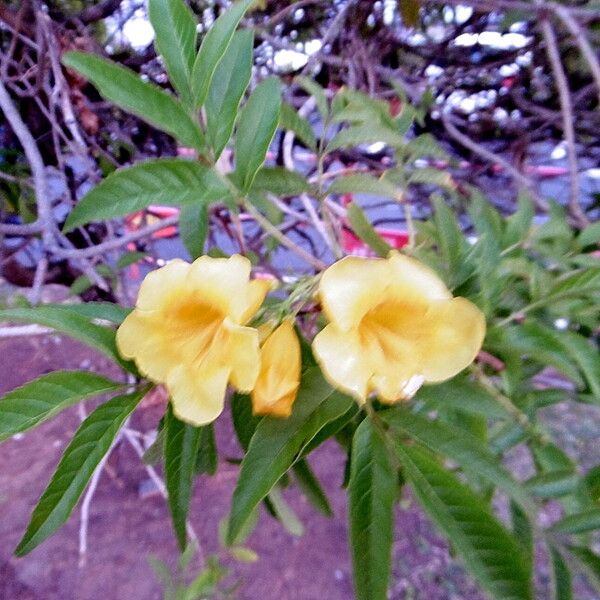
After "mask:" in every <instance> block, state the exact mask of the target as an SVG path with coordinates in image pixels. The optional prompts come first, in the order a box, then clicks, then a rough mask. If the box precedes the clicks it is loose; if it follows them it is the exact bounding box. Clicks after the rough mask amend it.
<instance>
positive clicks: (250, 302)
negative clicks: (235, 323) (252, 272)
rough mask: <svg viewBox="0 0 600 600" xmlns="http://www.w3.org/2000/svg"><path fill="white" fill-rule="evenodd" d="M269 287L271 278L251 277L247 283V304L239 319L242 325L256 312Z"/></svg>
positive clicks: (270, 287)
mask: <svg viewBox="0 0 600 600" xmlns="http://www.w3.org/2000/svg"><path fill="white" fill-rule="evenodd" d="M271 289H273V280H272V279H253V280H252V281H251V282H250V283H249V284H248V292H247V304H246V308H245V309H244V311H243V313H242V315H241V316H240V321H239V322H240V323H241V324H242V325H244V324H246V323H247V322H248V321H249V320H250V319H251V318H252V317H253V316H254V315H255V314H256V312H257V311H258V309H259V308H260V307H261V305H262V303H263V302H264V300H265V296H266V295H267V294H268V293H269V292H270V291H271Z"/></svg>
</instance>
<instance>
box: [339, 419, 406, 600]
mask: <svg viewBox="0 0 600 600" xmlns="http://www.w3.org/2000/svg"><path fill="white" fill-rule="evenodd" d="M397 489H398V488H397V478H396V472H395V470H394V468H393V466H392V464H391V461H390V456H389V453H388V449H387V447H386V444H385V440H384V439H383V437H382V434H381V433H380V432H379V431H378V430H377V429H376V428H375V426H374V425H373V423H372V422H371V421H370V420H369V419H365V420H364V421H363V422H362V423H361V424H360V425H359V426H358V429H357V430H356V433H355V434H354V439H353V442H352V462H351V467H350V482H349V484H348V490H349V499H348V518H349V521H350V523H349V528H350V549H351V553H352V572H353V576H354V590H355V594H356V598H357V600H385V599H386V598H387V588H388V584H389V579H390V558H391V550H392V540H393V534H394V513H393V508H394V502H395V500H396V495H397Z"/></svg>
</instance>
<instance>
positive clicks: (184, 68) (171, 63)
mask: <svg viewBox="0 0 600 600" xmlns="http://www.w3.org/2000/svg"><path fill="white" fill-rule="evenodd" d="M148 16H149V17H150V23H151V24H152V27H153V28H154V33H155V39H154V44H155V46H156V50H157V52H158V54H160V55H161V56H162V58H163V61H164V63H165V67H166V69H167V73H168V74H169V79H170V80H171V83H172V84H173V86H174V87H175V89H176V90H177V91H178V92H179V95H180V96H181V98H182V100H183V101H184V102H185V104H186V105H188V106H190V105H191V104H192V93H191V88H190V78H191V74H192V67H193V66H194V58H195V56H196V18H195V17H194V14H193V13H192V11H191V10H190V9H189V8H188V6H187V5H186V4H185V2H183V1H182V0H149V2H148Z"/></svg>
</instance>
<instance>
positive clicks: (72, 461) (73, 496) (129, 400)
mask: <svg viewBox="0 0 600 600" xmlns="http://www.w3.org/2000/svg"><path fill="white" fill-rule="evenodd" d="M147 391H148V387H144V388H143V389H141V390H138V391H136V392H134V393H132V394H126V395H124V396H117V397H115V398H113V399H112V400H109V401H108V402H106V403H104V404H101V405H100V406H99V407H98V408H97V409H96V410H95V411H94V412H93V413H91V414H90V415H89V416H88V417H87V419H85V421H83V423H82V424H81V426H80V427H79V429H78V430H77V431H76V432H75V435H74V436H73V439H72V440H71V442H70V443H69V445H68V446H67V449H66V450H65V452H64V454H63V456H62V458H61V460H60V462H59V463H58V467H57V468H56V472H55V473H54V475H53V476H52V479H51V480H50V483H49V484H48V487H47V488H46V490H45V491H44V493H43V494H42V497H41V498H40V501H39V502H38V504H37V506H36V507H35V508H34V510H33V514H32V515H31V521H30V522H29V525H28V527H27V531H26V532H25V535H24V536H23V539H22V540H21V541H20V542H19V545H18V546H17V549H16V550H15V553H16V554H17V556H23V555H25V554H27V553H28V552H30V551H31V550H33V549H34V548H35V547H36V546H37V545H39V544H40V543H41V542H43V541H44V540H45V539H46V538H48V537H49V536H50V535H52V534H53V533H54V532H55V531H56V530H57V529H58V528H59V527H60V526H61V525H62V524H63V523H64V522H65V521H66V520H67V519H68V518H69V515H70V514H71V512H72V511H73V508H74V507H75V504H76V503H77V501H78V500H79V498H80V496H81V494H82V493H83V490H84V489H85V487H86V485H87V483H88V481H89V480H90V478H91V476H92V475H93V473H94V471H95V470H96V467H97V466H98V464H99V463H100V461H101V460H102V458H103V457H104V455H105V454H106V453H107V452H108V451H109V450H110V447H111V446H112V444H113V442H114V440H115V438H116V436H117V434H118V432H119V430H120V429H121V427H122V425H123V423H124V422H125V420H126V419H127V417H128V416H129V415H130V414H131V413H132V412H133V410H134V409H135V407H136V406H137V405H138V403H139V402H140V400H141V399H142V398H143V397H144V395H145V394H146V392H147Z"/></svg>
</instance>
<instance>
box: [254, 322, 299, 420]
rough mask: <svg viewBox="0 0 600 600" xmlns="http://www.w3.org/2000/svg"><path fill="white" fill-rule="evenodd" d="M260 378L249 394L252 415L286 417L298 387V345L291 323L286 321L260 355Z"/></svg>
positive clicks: (266, 342) (264, 346)
mask: <svg viewBox="0 0 600 600" xmlns="http://www.w3.org/2000/svg"><path fill="white" fill-rule="evenodd" d="M260 359H261V365H260V375H259V376H258V379H257V381H256V386H255V387H254V389H253V390H252V395H251V397H252V412H253V413H254V414H255V415H271V416H273V417H289V416H290V414H291V412H292V405H293V404H294V401H295V400H296V394H297V393H298V386H299V385H300V364H301V357H300V343H299V342H298V337H297V336H296V332H295V331H294V325H293V321H292V320H291V319H286V320H285V321H283V323H282V324H281V325H280V326H279V327H278V328H277V329H276V330H275V331H273V333H271V334H270V335H269V337H268V338H267V339H266V340H265V343H264V344H263V346H262V348H261V351H260Z"/></svg>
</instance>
